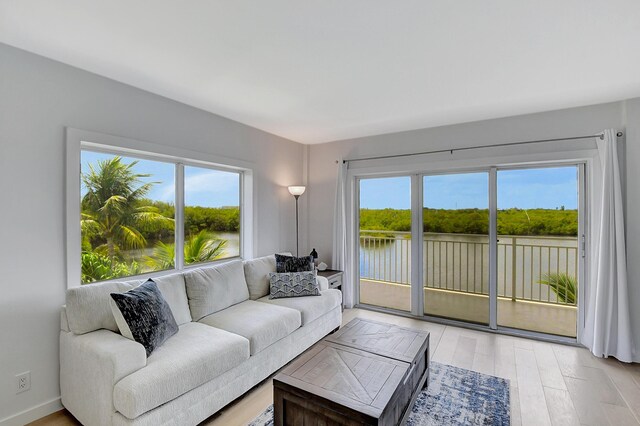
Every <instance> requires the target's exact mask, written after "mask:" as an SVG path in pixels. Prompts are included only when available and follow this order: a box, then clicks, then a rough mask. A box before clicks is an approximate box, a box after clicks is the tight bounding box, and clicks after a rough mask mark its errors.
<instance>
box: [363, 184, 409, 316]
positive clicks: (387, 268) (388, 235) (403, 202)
mask: <svg viewBox="0 0 640 426" xmlns="http://www.w3.org/2000/svg"><path fill="white" fill-rule="evenodd" d="M360 303H364V304H368V305H375V306H382V307H385V308H392V309H399V310H403V311H410V310H411V179H410V178H409V177H408V176H403V177H393V178H376V179H362V180H361V181H360Z"/></svg>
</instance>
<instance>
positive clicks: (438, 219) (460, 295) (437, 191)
mask: <svg viewBox="0 0 640 426" xmlns="http://www.w3.org/2000/svg"><path fill="white" fill-rule="evenodd" d="M423 183H424V186H423V191H424V195H423V204H424V210H423V215H424V222H423V223H424V225H423V226H424V229H423V232H424V234H423V243H422V244H423V271H424V312H425V314H427V315H434V316H440V317H446V318H453V319H458V320H463V321H471V322H476V323H482V324H488V323H489V237H488V234H489V174H488V173H486V172H483V173H464V174H449V175H437V176H425V177H424V181H423Z"/></svg>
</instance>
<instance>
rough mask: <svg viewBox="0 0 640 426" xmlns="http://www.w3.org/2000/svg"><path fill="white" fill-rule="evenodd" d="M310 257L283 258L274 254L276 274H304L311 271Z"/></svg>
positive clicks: (312, 268)
mask: <svg viewBox="0 0 640 426" xmlns="http://www.w3.org/2000/svg"><path fill="white" fill-rule="evenodd" d="M313 270H314V267H313V257H312V256H302V257H295V256H285V255H284V254H276V272H304V271H313Z"/></svg>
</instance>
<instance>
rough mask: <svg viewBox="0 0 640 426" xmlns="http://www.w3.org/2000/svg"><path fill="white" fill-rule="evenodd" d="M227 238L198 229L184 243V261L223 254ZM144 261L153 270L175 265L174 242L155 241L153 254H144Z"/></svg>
mask: <svg viewBox="0 0 640 426" xmlns="http://www.w3.org/2000/svg"><path fill="white" fill-rule="evenodd" d="M226 244H227V240H223V239H219V238H216V237H215V236H214V235H213V234H212V233H210V232H207V231H200V232H198V233H197V234H196V235H194V236H192V237H191V238H189V239H188V240H187V241H186V242H185V244H184V263H185V265H189V264H192V263H198V262H207V261H210V260H215V259H218V258H220V257H222V255H223V254H224V247H225V246H226ZM145 263H146V264H147V266H149V267H151V268H152V269H153V270H156V271H157V270H162V269H171V268H173V267H174V266H175V244H165V243H163V242H161V241H160V242H158V243H156V245H155V247H154V248H153V254H152V255H151V256H146V258H145Z"/></svg>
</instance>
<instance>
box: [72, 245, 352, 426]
mask: <svg viewBox="0 0 640 426" xmlns="http://www.w3.org/2000/svg"><path fill="white" fill-rule="evenodd" d="M274 271H275V257H274V256H266V257H262V258H258V259H253V260H249V261H245V262H242V261H232V262H228V263H224V264H221V265H216V266H213V267H203V268H197V269H192V270H188V271H185V272H183V273H177V274H172V275H166V276H162V277H159V278H154V281H155V282H156V283H157V285H158V288H159V289H160V291H161V292H162V295H163V297H164V298H165V299H166V300H167V302H168V303H169V306H170V307H171V310H172V312H173V315H174V317H175V319H176V322H177V323H178V325H179V331H178V333H176V334H175V335H174V336H172V337H171V338H169V339H168V340H167V341H166V342H165V343H164V344H163V345H162V346H160V347H159V348H158V349H156V350H155V351H154V352H153V353H152V354H151V355H150V356H149V357H148V358H147V357H146V354H145V349H144V347H143V346H142V345H141V344H139V343H137V342H134V341H132V340H129V339H127V338H125V337H123V336H122V335H120V334H119V332H118V328H117V326H116V323H115V320H114V318H113V315H112V312H111V309H110V306H109V297H110V296H109V295H110V293H113V292H124V291H127V290H129V289H131V288H133V287H135V286H136V285H139V284H140V283H141V281H133V282H122V283H115V282H108V283H99V284H90V285H84V286H81V287H77V288H73V289H69V290H68V291H67V300H66V305H65V306H63V308H62V315H61V327H60V328H61V331H60V388H61V394H62V404H63V405H64V406H65V407H66V408H67V409H68V410H69V411H70V412H71V413H72V414H73V415H74V416H75V417H76V418H77V419H78V420H79V421H80V422H82V423H83V424H84V425H154V426H155V425H163V424H175V425H195V424H197V423H199V422H202V421H203V420H205V419H206V418H207V417H209V416H211V415H212V414H214V413H216V412H217V411H218V410H220V409H221V408H222V407H224V406H225V405H227V404H228V403H230V402H231V401H233V400H234V399H236V398H238V397H239V396H241V395H242V394H243V393H245V392H246V391H247V390H249V389H251V388H252V387H253V386H255V385H256V384H258V383H259V382H261V381H262V380H264V379H265V378H267V377H269V376H270V375H271V374H272V373H274V372H275V371H276V370H278V369H279V368H280V367H282V366H283V365H285V364H286V363H288V362H289V361H291V360H292V359H293V358H295V357H296V356H297V355H299V354H300V353H302V352H303V351H305V350H306V349H307V348H309V347H310V346H311V345H313V344H314V343H315V342H317V341H318V340H320V339H321V338H322V337H323V336H325V335H327V334H328V333H330V332H331V331H333V330H335V329H336V328H338V327H339V326H340V324H341V321H342V310H341V304H340V303H341V300H342V298H341V294H340V292H339V291H338V290H332V289H328V283H327V281H326V279H324V278H322V277H318V281H319V283H320V289H321V292H320V294H321V295H320V296H308V297H294V298H287V299H274V300H269V297H268V293H269V280H268V277H267V274H268V273H269V272H274Z"/></svg>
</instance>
